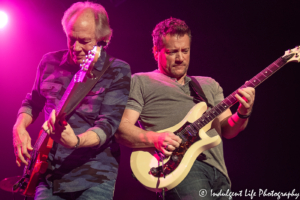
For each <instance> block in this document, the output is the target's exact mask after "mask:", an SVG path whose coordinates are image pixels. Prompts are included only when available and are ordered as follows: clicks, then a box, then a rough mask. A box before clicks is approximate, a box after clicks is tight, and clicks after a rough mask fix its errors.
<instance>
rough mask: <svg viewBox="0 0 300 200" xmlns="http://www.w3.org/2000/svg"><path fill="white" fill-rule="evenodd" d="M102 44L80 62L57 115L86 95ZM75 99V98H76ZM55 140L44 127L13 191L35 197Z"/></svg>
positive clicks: (68, 109)
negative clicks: (89, 78)
mask: <svg viewBox="0 0 300 200" xmlns="http://www.w3.org/2000/svg"><path fill="white" fill-rule="evenodd" d="M102 48H103V47H102V46H101V47H99V46H95V47H94V48H93V49H92V50H91V51H89V52H88V55H87V56H86V59H85V60H84V61H83V63H82V64H80V67H81V69H80V70H79V71H78V72H77V73H76V74H75V75H74V77H73V79H72V81H71V83H70V84H69V86H68V88H67V90H66V91H65V93H64V95H63V97H62V98H61V100H60V102H59V104H58V106H57V107H56V109H55V111H56V113H57V116H61V115H62V114H66V115H67V114H69V113H70V112H71V111H72V110H73V109H74V107H75V106H76V105H77V103H79V102H80V101H81V100H82V99H83V98H84V96H83V95H81V94H82V91H83V90H84V89H83V87H85V86H83V83H84V82H86V80H87V78H88V77H92V76H93V74H92V73H91V71H92V69H93V66H94V64H95V63H96V61H97V60H98V58H99V56H100V54H101V50H102ZM74 99H75V100H74ZM52 145H53V140H52V139H51V138H50V137H49V135H48V134H47V133H46V132H45V131H44V130H43V129H42V130H41V131H40V133H39V137H38V139H37V141H36V143H35V145H34V147H33V150H32V151H31V152H30V157H31V159H27V162H28V165H27V166H25V168H24V171H23V175H22V177H21V179H20V180H19V181H18V182H17V183H16V184H15V185H14V186H13V191H14V192H15V191H19V192H21V193H22V194H23V195H24V196H28V197H33V196H34V194H35V188H36V185H37V182H38V179H39V177H40V175H41V174H43V173H45V172H46V170H47V168H48V162H47V159H48V154H49V152H50V150H51V148H52Z"/></svg>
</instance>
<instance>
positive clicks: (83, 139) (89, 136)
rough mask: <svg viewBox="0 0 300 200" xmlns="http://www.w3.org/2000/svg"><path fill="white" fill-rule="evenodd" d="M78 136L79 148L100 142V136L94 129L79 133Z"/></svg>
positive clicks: (92, 145)
mask: <svg viewBox="0 0 300 200" xmlns="http://www.w3.org/2000/svg"><path fill="white" fill-rule="evenodd" d="M78 137H79V140H80V141H79V146H78V147H79V148H82V147H94V146H97V145H99V144H100V142H101V141H100V137H99V136H98V135H97V133H95V132H94V131H86V132H84V133H82V134H80V135H78Z"/></svg>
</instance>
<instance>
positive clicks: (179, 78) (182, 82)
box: [158, 68, 186, 85]
mask: <svg viewBox="0 0 300 200" xmlns="http://www.w3.org/2000/svg"><path fill="white" fill-rule="evenodd" d="M158 71H159V72H160V73H162V74H164V75H166V76H168V77H170V78H175V79H176V80H177V83H179V84H180V85H184V78H185V77H186V74H184V75H183V76H181V77H178V78H176V77H172V76H170V75H169V74H167V73H166V72H164V71H162V70H160V69H159V68H158Z"/></svg>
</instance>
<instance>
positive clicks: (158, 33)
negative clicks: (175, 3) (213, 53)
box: [152, 17, 192, 51]
mask: <svg viewBox="0 0 300 200" xmlns="http://www.w3.org/2000/svg"><path fill="white" fill-rule="evenodd" d="M167 34H170V35H171V36H173V35H179V36H184V35H185V34H187V35H188V36H189V38H190V42H191V40H192V35H191V29H190V28H189V27H188V26H187V25H186V23H185V22H184V21H182V20H180V19H176V18H173V17H170V18H169V19H166V20H164V21H162V22H160V23H158V24H157V25H156V26H155V28H154V30H153V32H152V38H153V46H156V47H157V50H158V51H160V50H161V49H162V48H163V45H164V43H163V39H164V38H163V37H165V36H166V35H167Z"/></svg>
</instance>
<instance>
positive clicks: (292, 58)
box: [282, 46, 300, 62]
mask: <svg viewBox="0 0 300 200" xmlns="http://www.w3.org/2000/svg"><path fill="white" fill-rule="evenodd" d="M282 58H283V59H285V60H286V61H287V62H300V46H296V47H295V48H294V49H289V50H287V51H285V54H284V56H283V57H282Z"/></svg>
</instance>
